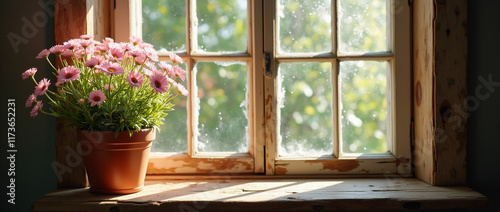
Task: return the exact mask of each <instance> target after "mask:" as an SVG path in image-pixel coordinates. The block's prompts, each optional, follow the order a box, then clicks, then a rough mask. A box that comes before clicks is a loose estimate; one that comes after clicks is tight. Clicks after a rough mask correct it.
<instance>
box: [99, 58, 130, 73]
mask: <svg viewBox="0 0 500 212" xmlns="http://www.w3.org/2000/svg"><path fill="white" fill-rule="evenodd" d="M99 69H101V71H103V72H105V73H106V74H107V75H108V76H109V75H119V74H123V73H125V71H124V68H123V67H122V66H120V64H118V63H113V62H109V61H104V62H103V63H102V64H101V65H100V66H99Z"/></svg>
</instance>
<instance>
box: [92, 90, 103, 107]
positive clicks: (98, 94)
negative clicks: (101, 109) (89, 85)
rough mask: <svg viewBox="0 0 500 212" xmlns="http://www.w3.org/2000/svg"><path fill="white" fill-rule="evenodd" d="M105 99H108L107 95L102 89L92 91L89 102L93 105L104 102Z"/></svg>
mask: <svg viewBox="0 0 500 212" xmlns="http://www.w3.org/2000/svg"><path fill="white" fill-rule="evenodd" d="M104 100H106V96H105V95H104V93H103V92H102V91H100V90H95V91H92V92H90V94H89V102H90V103H91V104H90V105H91V106H94V105H101V103H102V102H104Z"/></svg>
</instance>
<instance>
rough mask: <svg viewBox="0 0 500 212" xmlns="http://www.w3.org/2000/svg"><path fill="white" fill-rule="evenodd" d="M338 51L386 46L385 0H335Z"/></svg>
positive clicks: (384, 48) (375, 50) (374, 48)
mask: <svg viewBox="0 0 500 212" xmlns="http://www.w3.org/2000/svg"><path fill="white" fill-rule="evenodd" d="M338 5H339V8H338V11H339V12H338V22H339V24H338V31H339V52H342V53H353V52H361V53H364V52H381V51H387V50H388V38H390V35H389V34H388V33H387V29H388V28H387V27H389V26H390V24H389V23H388V21H387V20H388V17H389V16H388V15H389V13H388V8H387V6H388V5H387V0H339V1H338Z"/></svg>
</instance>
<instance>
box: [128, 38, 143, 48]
mask: <svg viewBox="0 0 500 212" xmlns="http://www.w3.org/2000/svg"><path fill="white" fill-rule="evenodd" d="M129 40H130V43H132V44H133V45H134V46H136V45H140V44H142V39H141V38H140V37H137V36H130V38H129Z"/></svg>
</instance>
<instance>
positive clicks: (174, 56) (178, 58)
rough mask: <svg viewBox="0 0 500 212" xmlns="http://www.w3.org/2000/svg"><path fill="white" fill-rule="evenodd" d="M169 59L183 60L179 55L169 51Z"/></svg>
mask: <svg viewBox="0 0 500 212" xmlns="http://www.w3.org/2000/svg"><path fill="white" fill-rule="evenodd" d="M170 59H171V60H172V61H173V62H175V63H183V62H184V61H183V60H182V58H181V57H179V55H176V54H174V53H171V54H170Z"/></svg>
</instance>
